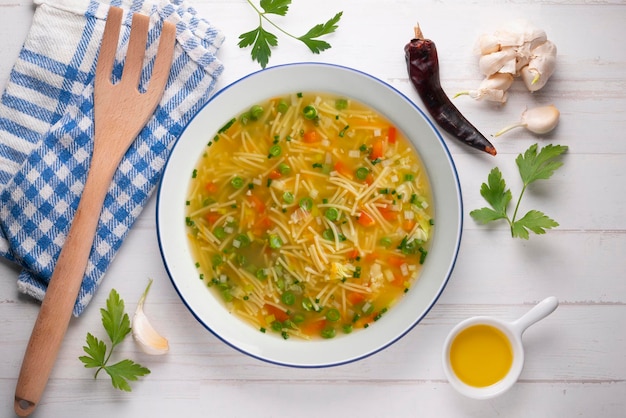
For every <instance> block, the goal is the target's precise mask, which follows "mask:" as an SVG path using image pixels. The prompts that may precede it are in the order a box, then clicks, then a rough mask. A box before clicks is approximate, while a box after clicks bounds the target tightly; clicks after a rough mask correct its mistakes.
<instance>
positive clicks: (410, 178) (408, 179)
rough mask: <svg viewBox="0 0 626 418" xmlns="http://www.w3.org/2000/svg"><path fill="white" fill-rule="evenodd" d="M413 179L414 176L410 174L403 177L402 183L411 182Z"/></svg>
mask: <svg viewBox="0 0 626 418" xmlns="http://www.w3.org/2000/svg"><path fill="white" fill-rule="evenodd" d="M414 179H415V176H414V175H413V174H411V173H408V174H405V175H404V181H413V180H414Z"/></svg>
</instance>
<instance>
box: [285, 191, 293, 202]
mask: <svg viewBox="0 0 626 418" xmlns="http://www.w3.org/2000/svg"><path fill="white" fill-rule="evenodd" d="M294 199H295V197H294V196H293V193H291V192H285V193H283V200H284V201H285V203H287V204H290V203H293V201H294Z"/></svg>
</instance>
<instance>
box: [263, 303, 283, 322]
mask: <svg viewBox="0 0 626 418" xmlns="http://www.w3.org/2000/svg"><path fill="white" fill-rule="evenodd" d="M263 307H264V308H265V309H266V310H267V312H268V313H269V314H270V315H274V318H276V320H277V321H278V322H285V321H286V320H288V319H289V315H287V312H285V311H283V310H282V309H278V308H277V307H276V306H274V305H270V304H267V303H266V304H265V305H264V306H263Z"/></svg>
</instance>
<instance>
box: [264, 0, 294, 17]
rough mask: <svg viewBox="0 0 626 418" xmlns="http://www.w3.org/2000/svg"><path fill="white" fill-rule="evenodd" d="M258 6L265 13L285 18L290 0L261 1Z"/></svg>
mask: <svg viewBox="0 0 626 418" xmlns="http://www.w3.org/2000/svg"><path fill="white" fill-rule="evenodd" d="M260 4H261V8H262V9H263V11H264V12H265V13H270V14H275V15H279V16H285V15H286V14H287V12H288V11H289V5H290V4H291V0H261V3H260Z"/></svg>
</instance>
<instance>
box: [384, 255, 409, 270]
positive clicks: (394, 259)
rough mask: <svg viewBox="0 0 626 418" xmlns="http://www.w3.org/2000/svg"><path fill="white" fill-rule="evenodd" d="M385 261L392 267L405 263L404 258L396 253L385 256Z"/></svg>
mask: <svg viewBox="0 0 626 418" xmlns="http://www.w3.org/2000/svg"><path fill="white" fill-rule="evenodd" d="M387 262H388V263H389V264H391V265H392V266H394V267H398V268H400V266H401V265H403V264H405V263H406V258H404V257H400V256H397V255H390V256H389V258H387Z"/></svg>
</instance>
